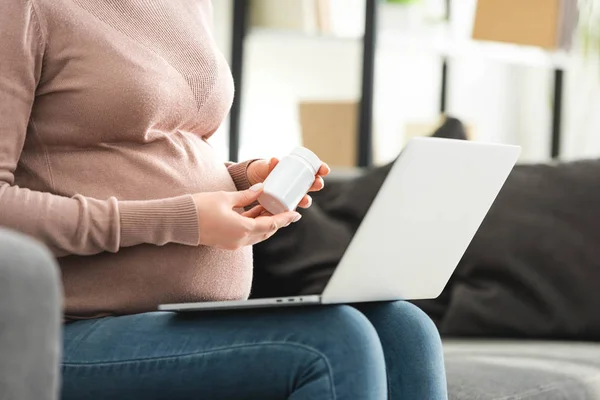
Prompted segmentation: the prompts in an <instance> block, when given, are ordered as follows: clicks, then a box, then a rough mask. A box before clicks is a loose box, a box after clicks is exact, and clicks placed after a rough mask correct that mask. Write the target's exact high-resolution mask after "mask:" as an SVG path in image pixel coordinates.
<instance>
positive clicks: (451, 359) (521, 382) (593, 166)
mask: <svg viewBox="0 0 600 400" xmlns="http://www.w3.org/2000/svg"><path fill="white" fill-rule="evenodd" d="M363 174H364V170H359V169H355V168H349V169H337V170H334V171H333V172H332V174H331V176H329V177H328V182H330V183H333V184H336V183H339V182H344V181H347V180H349V179H352V178H356V177H359V176H361V175H363ZM596 176H600V162H598V161H595V160H593V161H584V162H578V163H569V164H565V165H564V166H549V165H520V166H518V167H516V170H515V171H513V174H512V177H511V178H509V181H508V182H507V184H506V185H505V188H504V189H503V192H504V193H501V196H499V197H500V201H499V202H497V204H495V206H494V207H493V210H492V211H491V213H493V215H492V216H491V218H488V220H487V221H486V222H485V223H484V225H483V226H482V228H480V231H479V232H478V237H477V240H474V243H472V244H473V245H474V247H485V248H486V249H485V251H480V250H479V249H476V248H470V250H469V251H468V254H467V258H469V259H467V260H464V259H463V260H462V261H463V264H470V265H471V264H481V265H485V263H484V262H480V260H482V259H485V258H486V257H491V258H492V259H493V262H490V260H489V259H486V262H488V263H489V264H490V265H494V266H495V267H497V268H498V269H504V270H505V272H506V273H509V272H510V270H511V268H512V267H514V266H513V265H511V263H514V262H515V260H520V261H521V260H523V259H526V260H527V262H518V263H517V265H518V267H519V268H523V269H526V268H531V269H532V271H522V273H523V274H525V275H523V277H522V276H521V275H518V274H515V275H511V279H506V275H503V274H502V273H498V272H494V275H492V277H493V278H492V280H494V279H497V280H499V281H506V282H509V283H508V285H509V286H510V284H511V283H510V282H512V283H513V284H514V282H516V281H519V280H520V279H523V280H524V279H525V278H526V277H527V275H531V274H533V275H532V277H531V279H532V280H533V281H534V282H538V280H539V281H540V283H541V284H542V285H544V287H547V286H551V285H550V283H554V284H555V285H557V287H556V290H551V291H549V292H551V293H554V292H560V293H561V294H563V295H564V296H566V297H565V299H569V300H570V299H571V298H575V297H581V301H583V302H587V303H592V304H589V308H591V309H592V310H593V309H596V310H597V309H598V308H600V302H598V301H595V299H598V297H594V296H593V295H592V293H591V292H592V291H593V289H591V288H593V287H594V286H596V287H598V288H600V281H597V280H595V277H590V279H591V280H592V284H591V285H590V288H587V287H584V286H583V282H581V281H582V280H584V279H585V277H579V276H578V275H577V274H581V272H582V270H585V268H588V269H592V268H593V269H594V270H596V268H595V264H589V265H587V266H585V268H584V264H586V262H585V261H584V260H583V259H582V260H581V262H580V265H579V269H578V268H575V267H574V266H573V265H567V266H565V265H563V264H562V263H561V262H559V261H560V260H562V259H567V260H577V257H576V256H577V255H578V254H580V253H582V252H583V250H582V249H581V248H580V247H577V246H582V243H584V242H583V241H582V240H581V239H579V238H578V240H577V246H575V245H573V244H572V243H571V241H570V240H569V237H576V233H580V234H585V235H586V236H588V237H590V238H592V239H594V238H596V237H598V235H596V234H595V232H586V231H585V230H584V228H585V227H584V226H583V223H584V222H582V221H583V220H585V219H586V218H587V217H586V218H581V220H582V221H579V220H577V221H575V222H573V220H574V219H575V218H573V217H570V219H569V221H568V222H569V225H571V226H575V227H577V228H578V229H576V230H574V231H570V230H568V229H567V227H564V228H563V230H564V231H565V232H567V233H566V234H565V236H556V233H552V232H551V231H546V235H545V236H547V237H549V239H547V240H546V241H544V240H542V239H539V238H537V239H535V240H531V239H530V236H531V237H536V235H538V234H539V232H537V231H536V232H535V234H530V233H529V231H530V230H532V229H534V227H535V229H538V225H539V226H542V225H543V224H542V223H540V221H548V220H553V221H555V222H554V223H553V224H551V225H553V226H557V225H558V226H561V227H563V226H564V218H562V217H560V218H559V217H558V216H561V215H564V214H566V212H565V210H569V211H570V210H577V211H578V212H582V211H585V210H583V209H582V208H581V207H579V208H578V207H576V206H575V205H574V204H571V203H570V202H571V201H573V200H570V201H569V202H568V201H566V200H565V199H563V198H559V197H558V196H557V195H556V194H555V192H556V191H559V188H564V189H562V190H560V191H564V192H565V193H567V194H569V193H571V194H573V193H575V195H573V196H571V199H573V198H575V199H577V192H581V189H579V190H576V188H581V187H587V186H588V185H589V186H592V185H593V182H594V181H595V179H596ZM362 183H363V184H364V182H362ZM532 185H533V186H532ZM526 186H527V187H526ZM532 192H534V193H536V195H538V196H540V198H536V197H533V196H531V193H532ZM521 194H523V195H521ZM581 195H582V196H581V197H585V198H586V199H588V201H589V202H590V203H592V205H593V204H600V203H599V202H597V201H596V198H595V196H596V193H595V191H594V192H586V191H584V192H581ZM598 196H599V198H600V194H598ZM521 197H526V199H524V200H523V201H522V202H520V200H521V199H520V198H521ZM506 198H510V199H511V204H510V207H508V206H506V205H505V203H506V202H505V201H504V199H506ZM544 199H548V200H544ZM525 200H526V201H525ZM552 202H556V203H560V204H561V205H563V206H564V210H563V209H558V211H557V207H556V206H554V205H549V203H552ZM531 205H535V206H532V207H531V208H535V210H534V211H533V212H530V211H529V207H530V206H531ZM561 218H562V219H561ZM557 220H558V222H556V221H557ZM498 221H503V223H504V224H506V225H509V226H508V227H503V226H502V227H501V226H500V225H501V223H500V222H498ZM524 221H526V222H524ZM517 224H519V225H517ZM580 225H581V226H580ZM591 225H592V228H595V226H596V225H598V226H600V224H598V223H593V224H591ZM543 228H545V227H544V226H542V228H540V229H543ZM507 230H508V231H510V230H515V231H520V235H518V236H515V237H513V238H512V241H516V242H518V246H519V250H518V251H517V250H515V246H514V245H512V246H511V245H506V244H505V243H504V242H503V240H504V236H505V232H506V231H507ZM511 236H512V235H511ZM515 238H517V239H518V240H515ZM556 242H560V243H562V244H563V248H562V249H560V248H559V246H557V245H556ZM592 242H593V240H592ZM592 246H593V245H592V244H587V243H586V244H585V246H584V247H585V248H589V247H592ZM492 247H494V248H495V250H498V249H501V252H496V253H495V252H494V251H492V249H491V248H492ZM521 247H525V248H527V247H529V248H530V249H529V250H527V254H526V256H523V254H522V250H521ZM595 247H597V246H595ZM532 249H533V250H532ZM552 249H555V250H552ZM488 250H490V251H488ZM553 252H556V253H557V254H554V253H553ZM500 253H501V254H500ZM558 253H560V254H558ZM482 254H485V255H482ZM540 254H542V255H547V254H550V255H551V256H552V257H550V258H552V262H550V261H547V260H544V262H539V263H538V262H537V260H540V259H541V258H542V257H541V255H540ZM505 257H506V259H505ZM590 258H591V259H594V258H595V257H590ZM507 260H508V261H507ZM534 264H535V265H534ZM540 265H543V267H544V268H548V269H551V268H555V269H562V270H566V269H567V268H568V270H567V274H568V276H569V277H570V279H572V280H573V281H572V282H569V285H571V284H572V286H576V290H577V289H579V290H583V291H586V296H582V295H580V296H575V295H572V294H571V292H569V291H568V290H566V289H563V288H562V287H560V285H558V284H557V282H556V281H558V280H560V279H559V278H558V277H555V278H554V279H552V280H551V282H550V283H548V282H541V280H540V278H539V274H545V273H546V272H548V271H547V270H546V269H541V268H540V270H535V269H534V267H535V268H538V267H540ZM469 269H470V270H475V271H476V272H475V273H474V274H473V275H477V277H478V278H479V277H480V276H482V275H484V274H483V273H482V271H481V270H479V271H477V269H475V268H473V267H472V266H469ZM458 272H459V275H460V278H459V280H461V282H460V283H461V284H462V283H466V284H470V283H472V286H475V287H477V285H481V287H483V284H482V283H481V282H471V281H470V279H472V275H469V274H467V273H463V272H462V271H458ZM530 272H531V273H530ZM534 272H536V273H537V274H535V273H534ZM546 276H553V275H552V274H551V273H550V272H548V273H547V274H546ZM473 279H474V278H473ZM562 280H563V281H565V282H566V281H568V279H564V278H563V279H562ZM502 283H504V282H502ZM498 284H499V285H500V282H499V283H498ZM577 284H578V285H577ZM456 286H458V284H456ZM528 287H529V288H531V287H533V286H532V285H529V286H528ZM460 289H461V288H459V289H457V290H456V291H455V292H454V293H446V292H449V291H447V290H445V293H443V294H442V296H446V297H448V296H455V297H457V299H455V300H447V299H439V301H438V299H436V300H434V301H431V302H421V303H419V302H416V303H417V305H419V306H421V308H423V309H424V310H425V311H426V312H428V313H429V314H430V315H431V316H432V318H434V320H436V324H438V327H439V328H440V331H441V333H442V338H443V341H444V352H445V361H446V372H447V377H448V389H449V398H450V400H509V399H510V400H559V399H560V400H600V343H599V342H595V341H593V340H596V337H597V334H596V332H597V329H596V328H595V325H594V322H593V321H592V318H588V320H589V322H588V321H585V322H582V321H581V320H582V319H584V318H585V317H586V315H587V316H588V317H589V314H590V313H593V311H590V312H589V313H588V314H585V313H579V312H578V310H572V309H571V310H569V308H570V307H573V308H575V307H578V305H577V303H575V302H572V303H569V302H568V301H567V300H565V299H560V301H562V302H563V305H564V307H565V308H566V309H567V311H566V312H567V313H568V314H571V316H570V317H569V318H567V317H565V318H562V319H561V318H560V313H559V311H557V310H559V307H558V306H557V305H556V304H554V303H547V304H540V305H538V306H537V307H531V306H530V305H528V304H527V300H522V299H521V298H520V297H519V296H520V293H519V292H515V293H514V295H513V293H510V292H507V291H506V290H501V289H498V288H497V287H494V288H493V290H490V291H489V292H485V291H483V290H481V292H482V293H484V294H483V296H482V298H484V299H491V298H493V297H495V298H496V299H495V300H494V301H489V302H488V303H487V304H485V305H482V306H481V307H480V308H479V310H480V312H481V313H487V314H490V315H488V316H485V318H482V317H481V316H478V315H477V314H476V312H474V311H473V310H474V309H476V308H475V307H473V306H472V304H469V302H473V301H479V300H481V298H477V297H473V296H464V295H463V296H461V297H459V295H461V294H462V293H461V291H460ZM532 292H535V290H532ZM597 292H599V293H600V291H597ZM536 295H538V296H539V297H538V300H539V299H548V300H554V298H553V297H552V296H547V297H546V296H545V294H536ZM509 296H510V297H511V299H509V300H503V298H505V297H509ZM522 297H523V298H527V296H525V295H522ZM514 299H519V302H515V303H510V301H512V300H514ZM436 302H437V303H436ZM447 302H450V303H452V302H454V303H455V305H453V306H451V307H450V306H447V305H445V308H446V313H447V314H453V317H452V318H446V319H448V320H452V321H449V322H448V321H443V319H442V318H440V317H438V316H437V314H438V310H439V308H440V304H443V303H447ZM594 302H595V303H596V304H594ZM520 305H522V307H520V309H517V308H516V307H519V306H520ZM453 307H454V308H453ZM510 307H515V308H514V309H510ZM507 308H508V309H507ZM545 308H549V309H551V310H553V312H554V313H547V314H546V315H544V316H543V317H540V319H536V318H533V316H536V315H537V314H542V312H540V311H537V310H539V309H545ZM579 308H583V307H579ZM525 309H526V311H524V310H525ZM448 310H449V311H448ZM534 310H535V311H534ZM573 315H577V318H576V317H574V316H573ZM544 317H545V318H546V320H545V321H544ZM540 321H541V322H540ZM557 321H559V322H557ZM594 321H595V319H594ZM461 325H462V326H461ZM469 325H472V326H469ZM568 326H577V327H578V328H577V329H576V328H572V329H571V330H569V329H567V327H568ZM536 329H537V330H536ZM542 339H543V340H542Z"/></svg>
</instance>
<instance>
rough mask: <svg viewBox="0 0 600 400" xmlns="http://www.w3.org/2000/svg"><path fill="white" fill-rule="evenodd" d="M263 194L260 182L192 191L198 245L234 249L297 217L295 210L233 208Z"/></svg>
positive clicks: (250, 243)
mask: <svg viewBox="0 0 600 400" xmlns="http://www.w3.org/2000/svg"><path fill="white" fill-rule="evenodd" d="M261 193H262V184H260V185H254V186H253V187H251V188H250V189H248V190H244V191H240V192H208V193H197V194H194V195H193V197H194V201H195V203H196V209H197V211H198V225H199V229H200V244H201V245H205V246H211V247H217V248H221V249H226V250H237V249H239V248H241V247H244V246H250V245H253V244H256V243H259V242H262V241H263V240H266V239H268V238H270V237H271V236H273V234H274V233H275V232H277V230H278V229H279V228H283V227H285V226H288V225H289V224H291V223H292V222H296V221H298V220H299V219H300V214H298V213H297V212H295V211H290V212H285V213H281V214H277V215H269V216H261V215H260V212H257V210H258V209H253V210H250V211H247V212H245V213H242V214H240V213H239V212H237V211H236V210H234V209H235V208H243V207H247V206H249V205H251V204H252V203H254V202H255V201H256V200H257V199H258V196H260V194H261Z"/></svg>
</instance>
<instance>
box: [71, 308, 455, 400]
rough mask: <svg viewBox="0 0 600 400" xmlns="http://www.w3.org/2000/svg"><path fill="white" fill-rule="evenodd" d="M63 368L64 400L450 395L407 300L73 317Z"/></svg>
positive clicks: (425, 321) (431, 330)
mask: <svg viewBox="0 0 600 400" xmlns="http://www.w3.org/2000/svg"><path fill="white" fill-rule="evenodd" d="M62 371H63V387H62V399H64V400H71V399H73V400H75V399H77V400H79V399H86V400H100V399H102V400H105V399H111V400H118V399H144V400H152V399H169V400H184V399H194V400H198V399H210V400H244V399H247V400H254V399H256V400H271V399H273V400H276V399H292V400H304V399H307V400H308V399H311V400H320V399H327V400H331V399H337V400H346V399H348V400H361V399H365V400H366V399H369V400H371V399H372V400H379V399H393V400H397V399H402V400H413V399H414V400H438V399H446V398H447V392H446V377H445V371H444V363H443V355H442V346H441V341H440V338H439V335H438V333H437V330H436V328H435V326H434V325H433V323H432V322H431V321H430V320H429V318H428V317H427V316H426V315H425V314H424V313H423V312H422V311H420V310H419V309H418V308H416V307H415V306H413V305H411V304H409V303H405V302H389V303H372V304H363V305H360V306H356V307H351V306H317V307H302V308H288V309H263V310H246V311H227V312H202V313H195V314H186V315H183V314H174V313H166V312H153V313H147V314H138V315H129V316H120V317H107V318H102V319H97V320H87V321H78V322H72V323H69V324H67V325H66V326H65V330H64V360H63V365H62Z"/></svg>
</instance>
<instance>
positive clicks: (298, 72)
mask: <svg viewBox="0 0 600 400" xmlns="http://www.w3.org/2000/svg"><path fill="white" fill-rule="evenodd" d="M213 3H214V24H215V26H214V28H215V34H216V38H217V41H218V44H219V46H220V47H221V49H222V51H223V53H224V54H225V55H226V57H227V58H228V59H229V62H230V64H232V63H233V65H232V66H233V69H234V74H236V73H237V74H239V76H235V78H236V82H237V83H238V89H239V91H238V93H237V94H236V95H237V96H238V101H239V104H238V106H239V108H238V107H234V109H233V111H232V113H236V116H234V125H235V126H236V127H235V128H234V130H235V132H234V136H235V138H234V139H233V143H232V144H233V145H234V147H235V148H237V152H236V151H235V149H234V150H233V151H232V152H230V147H229V144H230V143H229V141H230V140H229V136H230V133H231V128H232V124H231V121H227V122H226V123H225V124H224V125H223V126H222V127H221V128H220V129H221V132H220V134H218V135H215V136H214V138H213V139H211V140H212V143H213V145H214V146H215V147H216V148H217V149H218V150H219V151H220V152H222V156H223V157H224V158H229V159H231V158H235V155H236V154H237V155H238V158H239V159H240V160H244V159H248V158H257V157H270V156H274V155H275V156H281V155H284V154H286V153H287V152H288V151H289V150H290V149H291V148H292V147H293V146H294V145H297V144H300V143H304V144H305V145H307V146H308V147H311V148H313V149H315V150H316V151H317V152H318V153H320V155H321V157H322V158H323V159H325V160H327V161H329V162H330V163H331V164H333V165H334V166H340V167H346V166H353V165H358V164H368V163H373V164H382V163H385V162H387V161H390V160H391V159H393V158H394V157H395V156H396V155H397V154H398V151H399V150H400V149H401V147H402V146H403V144H404V143H405V142H406V140H407V139H408V138H410V137H412V136H414V135H420V134H426V133H428V132H430V131H431V130H432V129H433V128H434V127H435V126H436V125H437V124H438V123H439V121H440V118H441V116H442V115H444V113H446V114H448V115H452V116H455V117H458V118H460V119H461V120H462V121H463V122H464V123H465V124H466V125H467V126H468V128H469V135H470V136H471V138H473V139H475V140H485V141H494V142H501V143H514V144H519V145H521V146H522V147H523V154H522V161H524V162H537V161H548V160H550V159H552V158H560V159H578V158H587V157H597V156H598V155H600V90H598V89H599V88H600V67H599V66H600V63H599V62H598V61H599V60H600V52H599V50H600V39H599V35H598V32H599V31H600V17H599V14H598V8H599V7H598V6H597V3H598V1H597V0H579V1H578V0H571V1H570V0H562V1H561V0H528V1H522V0H479V1H477V0H450V1H448V0H394V1H392V0H388V1H384V0H379V1H377V0H218V1H215V2H213ZM365 26H366V27H367V29H366V30H365ZM370 45H373V46H372V50H373V51H372V53H371V52H370V51H371V49H370ZM371 54H372V57H370V55H371ZM371 58H372V60H371ZM371 61H372V65H373V73H372V75H371V76H372V85H371V82H370V81H369V72H370V71H368V69H369V63H370V62H371ZM365 68H367V71H366V72H367V73H366V74H365ZM236 71H237V72H236ZM365 91H366V93H365ZM365 96H366V100H367V101H369V102H370V104H371V107H372V118H371V123H369V118H367V117H366V116H365V114H364V113H365V112H366V111H365V110H368V109H369V107H366V108H363V111H362V117H361V107H360V104H361V99H363V98H365ZM371 97H372V100H371ZM238 112H239V118H238ZM361 118H363V122H362V123H361V122H359V121H360V120H361ZM365 118H366V119H365ZM365 124H366V125H365ZM359 126H360V128H359ZM365 130H368V131H369V132H368V135H367V133H365V132H364V131H365ZM361 131H363V132H361ZM361 134H362V135H363V139H362V140H369V141H370V142H371V143H372V150H371V151H368V149H367V152H368V153H369V154H368V155H363V159H362V160H361V159H359V156H358V155H357V154H358V150H357V147H360V146H359V144H358V143H359V140H361V139H359V138H360V137H361V136H360V135H361ZM366 136H369V137H366ZM236 138H237V139H236ZM362 145H363V147H364V143H362ZM323 152H326V154H323ZM234 153H235V154H234Z"/></svg>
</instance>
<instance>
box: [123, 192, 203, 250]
mask: <svg viewBox="0 0 600 400" xmlns="http://www.w3.org/2000/svg"><path fill="white" fill-rule="evenodd" d="M119 215H120V221H121V230H120V231H121V240H120V247H129V246H136V245H138V244H143V243H149V244H154V245H157V246H162V245H165V244H167V243H179V244H184V245H188V246H198V244H199V243H200V234H199V227H198V212H197V210H196V204H195V203H194V198H193V197H192V196H191V195H184V196H178V197H172V198H167V199H159V200H145V201H120V202H119Z"/></svg>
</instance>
